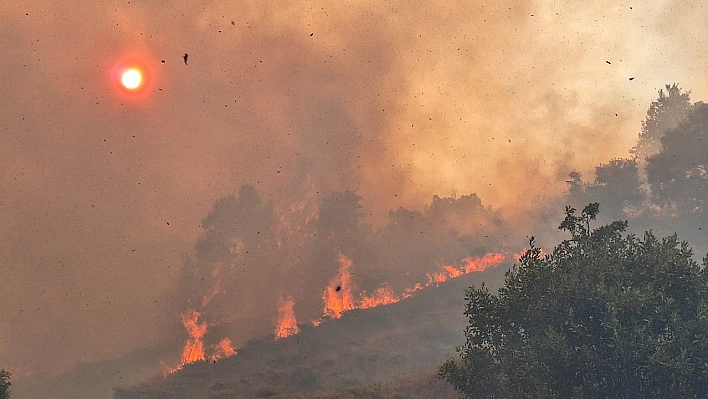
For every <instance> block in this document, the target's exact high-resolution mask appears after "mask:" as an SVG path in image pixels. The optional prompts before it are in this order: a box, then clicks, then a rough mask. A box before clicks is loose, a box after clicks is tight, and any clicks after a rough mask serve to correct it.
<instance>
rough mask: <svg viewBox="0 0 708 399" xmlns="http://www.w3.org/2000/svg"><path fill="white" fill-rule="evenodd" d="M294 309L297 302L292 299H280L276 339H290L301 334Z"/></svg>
mask: <svg viewBox="0 0 708 399" xmlns="http://www.w3.org/2000/svg"><path fill="white" fill-rule="evenodd" d="M294 307H295V300H294V299H293V298H292V297H290V296H289V297H288V298H287V299H283V297H280V298H279V299H278V324H277V326H276V327H275V339H280V338H285V337H289V336H291V335H295V334H297V333H299V332H300V328H299V327H298V326H297V319H296V318H295V311H294V309H293V308H294Z"/></svg>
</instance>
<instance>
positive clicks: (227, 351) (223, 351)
mask: <svg viewBox="0 0 708 399" xmlns="http://www.w3.org/2000/svg"><path fill="white" fill-rule="evenodd" d="M236 353H237V352H236V349H234V347H233V346H231V340H230V339H228V338H222V339H221V341H219V343H218V344H216V346H215V347H214V353H212V355H211V356H209V361H210V362H212V363H214V362H216V361H218V360H221V359H224V358H227V357H230V356H233V355H235V354H236Z"/></svg>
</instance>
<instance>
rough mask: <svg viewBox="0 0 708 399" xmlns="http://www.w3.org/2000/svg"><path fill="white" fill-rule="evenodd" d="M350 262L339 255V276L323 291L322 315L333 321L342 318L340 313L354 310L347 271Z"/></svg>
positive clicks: (349, 274)
mask: <svg viewBox="0 0 708 399" xmlns="http://www.w3.org/2000/svg"><path fill="white" fill-rule="evenodd" d="M351 266H352V261H351V260H350V259H349V258H347V257H346V256H344V255H343V254H341V253H340V254H339V274H337V275H336V276H335V277H334V278H333V279H332V280H331V281H330V282H329V286H328V287H327V288H326V289H325V291H324V294H323V295H322V301H323V302H324V304H325V306H324V315H325V316H327V317H331V318H333V319H338V318H340V317H342V313H344V312H346V311H349V310H352V309H356V308H357V306H356V305H355V304H354V298H353V297H352V288H353V287H352V281H351V280H352V274H351V272H350V271H349V269H350V268H351Z"/></svg>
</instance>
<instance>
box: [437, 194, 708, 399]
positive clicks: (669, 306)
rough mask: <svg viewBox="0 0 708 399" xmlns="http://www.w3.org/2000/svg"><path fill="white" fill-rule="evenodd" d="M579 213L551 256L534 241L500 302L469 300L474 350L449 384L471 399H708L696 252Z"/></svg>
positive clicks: (706, 298)
mask: <svg viewBox="0 0 708 399" xmlns="http://www.w3.org/2000/svg"><path fill="white" fill-rule="evenodd" d="M575 211H576V210H575V209H573V208H566V217H565V220H564V221H563V223H562V224H561V225H560V229H562V230H564V231H567V232H569V233H570V238H569V239H567V240H565V241H563V242H561V243H560V244H559V245H558V246H556V248H555V249H554V250H553V252H552V253H551V254H549V255H545V256H544V255H542V252H541V250H540V249H539V248H538V247H536V246H535V245H534V242H533V238H532V239H531V248H530V249H529V250H528V251H527V252H526V253H525V254H524V255H523V256H522V258H521V259H520V261H519V264H518V265H515V266H514V267H513V268H512V269H511V270H510V271H509V272H507V275H506V282H505V285H504V286H503V287H502V288H500V289H499V291H498V293H496V294H494V293H492V292H490V291H489V289H488V288H487V287H485V286H484V285H482V286H481V287H479V288H475V287H472V288H470V289H469V290H468V291H467V293H466V310H465V315H466V316H467V318H468V322H469V324H468V327H467V329H466V331H465V336H466V342H465V344H464V345H463V346H462V347H460V348H458V350H459V352H460V359H459V360H457V361H453V360H450V361H448V362H447V363H445V364H444V365H443V367H442V368H441V369H440V375H441V376H442V377H443V378H445V379H446V380H447V381H449V382H450V383H451V384H452V385H453V386H454V387H455V388H456V389H458V390H459V391H460V392H462V393H463V394H464V396H465V397H466V398H698V397H705V393H706V392H708V285H707V284H706V273H705V271H704V268H702V267H700V266H699V265H698V264H697V263H696V262H695V261H694V260H693V258H692V252H691V249H690V248H689V247H688V244H686V243H681V242H679V241H678V240H677V237H676V235H674V236H670V237H667V238H663V239H658V238H656V237H655V236H654V235H653V234H652V233H651V232H647V233H645V235H644V237H643V238H641V239H640V238H637V237H635V236H633V235H626V234H625V233H624V231H625V228H626V227H627V223H626V222H613V223H611V224H609V225H605V226H602V227H599V228H597V229H594V230H592V229H591V226H590V224H591V221H592V220H594V219H595V218H596V216H597V214H598V212H599V204H597V203H594V204H590V205H588V206H587V207H585V209H584V210H583V211H582V213H581V215H580V216H576V214H575ZM704 267H705V260H704Z"/></svg>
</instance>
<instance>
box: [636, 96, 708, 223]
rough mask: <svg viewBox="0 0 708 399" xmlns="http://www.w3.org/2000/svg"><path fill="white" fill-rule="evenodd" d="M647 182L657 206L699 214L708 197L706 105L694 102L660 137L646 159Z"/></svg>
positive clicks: (707, 126)
mask: <svg viewBox="0 0 708 399" xmlns="http://www.w3.org/2000/svg"><path fill="white" fill-rule="evenodd" d="M647 180H648V182H649V184H651V188H652V193H653V195H654V197H655V200H656V201H657V202H658V203H659V205H662V206H665V205H673V206H676V207H677V210H678V211H679V212H680V213H682V214H688V213H693V212H696V211H702V210H703V207H704V205H705V204H706V203H705V202H706V194H708V105H707V104H704V103H700V102H699V103H696V104H695V105H694V106H693V108H692V110H691V111H690V112H689V113H688V115H687V117H686V119H685V120H684V121H683V122H681V123H680V124H679V125H678V126H677V127H676V128H674V129H672V130H669V131H668V132H666V134H665V135H664V136H663V137H662V138H661V152H659V153H658V154H656V155H654V156H651V157H649V158H648V159H647Z"/></svg>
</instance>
